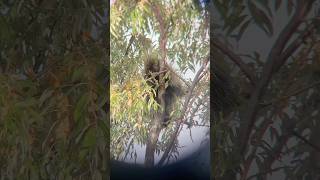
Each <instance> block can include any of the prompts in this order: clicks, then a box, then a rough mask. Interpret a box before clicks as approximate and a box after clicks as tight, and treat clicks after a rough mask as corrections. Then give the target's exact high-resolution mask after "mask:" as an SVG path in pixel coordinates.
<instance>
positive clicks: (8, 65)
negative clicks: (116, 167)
mask: <svg viewBox="0 0 320 180" xmlns="http://www.w3.org/2000/svg"><path fill="white" fill-rule="evenodd" d="M0 9H1V10H0V13H1V16H0V24H1V25H0V54H1V55H0V127H1V130H0V144H1V146H0V177H1V179H107V178H108V168H109V167H108V164H107V162H108V159H109V148H108V147H109V144H108V141H109V138H110V137H109V130H108V129H109V125H108V116H109V115H108V114H107V111H106V108H107V103H108V102H107V93H108V92H107V90H106V89H107V78H108V76H107V74H108V72H107V64H106V62H105V60H106V58H107V55H108V52H107V51H108V49H107V47H106V44H107V43H106V42H108V40H107V39H106V38H105V37H104V35H105V32H106V27H105V23H106V22H105V21H103V20H102V19H103V17H105V11H104V10H105V9H106V2H105V1H90V2H88V1H58V0H48V1H2V2H1V3H0Z"/></svg>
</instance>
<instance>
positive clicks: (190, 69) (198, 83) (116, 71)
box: [110, 0, 209, 167]
mask: <svg viewBox="0 0 320 180" xmlns="http://www.w3.org/2000/svg"><path fill="white" fill-rule="evenodd" d="M185 8H188V9H191V11H184V9H185ZM111 20H112V21H111V26H110V28H111V44H113V47H112V48H111V68H110V69H111V111H112V112H111V147H113V148H112V149H111V156H112V158H113V159H117V160H126V159H129V157H128V154H131V158H137V154H136V149H135V148H134V144H138V145H141V146H146V155H145V165H146V166H149V167H150V166H154V164H155V163H154V155H155V153H157V154H159V153H160V152H163V153H164V154H163V156H162V159H161V160H160V163H159V164H158V165H162V164H163V163H165V162H166V161H168V160H169V159H170V158H172V157H176V158H177V156H178V155H179V152H178V147H179V143H178V141H177V137H178V135H179V133H180V131H181V128H182V126H183V124H188V125H189V126H190V128H191V127H195V126H198V124H195V122H196V120H193V118H195V117H196V116H199V117H200V118H201V119H202V120H203V121H202V124H199V125H205V126H207V123H208V110H209V109H208V102H209V101H208V98H207V97H208V96H207V95H208V93H209V89H208V78H209V74H208V68H207V67H208V65H209V63H208V61H209V60H208V58H207V57H208V50H209V48H208V28H207V27H208V18H207V17H206V16H205V15H204V13H203V12H201V13H199V12H198V11H197V9H195V7H194V5H193V3H192V1H182V2H175V1H121V0H117V1H116V2H114V4H113V5H112V9H111ZM185 37H189V38H185ZM149 56H152V57H156V58H158V59H160V62H161V66H162V68H163V66H164V63H167V64H171V65H172V66H173V68H174V69H175V70H176V71H177V74H178V75H179V76H181V74H182V73H188V74H194V79H193V80H192V81H190V80H188V79H185V78H186V77H183V76H181V77H180V78H181V79H182V81H183V82H184V83H185V86H186V88H187V89H188V90H189V94H187V95H186V96H185V98H184V99H182V101H180V102H179V105H177V107H179V108H176V109H175V111H174V112H173V113H172V119H173V120H172V122H171V123H170V124H169V126H168V127H167V128H165V129H163V126H162V123H161V116H159V114H161V111H162V109H161V107H163V106H162V105H163V104H162V102H160V103H159V104H158V103H157V102H155V100H154V99H152V98H151V99H150V100H149V101H148V102H146V97H147V96H148V97H152V96H149V95H150V94H152V93H154V92H153V91H152V90H151V89H150V87H149V86H147V84H146V82H145V80H144V79H143V62H144V60H145V59H146V58H147V57H149ZM160 72H161V70H160ZM162 76H163V75H162ZM160 79H161V78H160ZM164 88H165V84H161V83H160V91H163V89H164ZM182 103H183V105H181V104H182ZM124 107H125V108H124ZM150 112H152V113H150ZM197 118H198V117H197ZM195 119H196V118H195ZM187 120H188V121H187ZM160 132H161V133H160Z"/></svg>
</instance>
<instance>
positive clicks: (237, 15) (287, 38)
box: [211, 0, 320, 179]
mask: <svg viewBox="0 0 320 180" xmlns="http://www.w3.org/2000/svg"><path fill="white" fill-rule="evenodd" d="M214 2H215V3H214V7H215V9H216V10H217V11H218V12H219V16H220V17H221V18H222V21H221V22H217V24H218V25H219V24H220V25H221V24H222V26H220V28H219V26H217V27H216V29H215V31H218V32H220V34H221V36H220V38H216V39H215V40H214V41H212V42H213V46H214V51H215V52H218V53H217V54H215V55H218V56H214V57H216V58H219V59H220V60H223V61H225V62H227V63H225V64H229V65H230V64H231V65H235V66H234V68H232V69H231V70H230V74H231V75H232V77H233V79H234V81H233V82H238V83H237V86H238V87H239V88H238V91H237V92H238V96H240V99H241V105H240V106H239V107H238V108H235V109H233V112H232V113H229V114H223V117H222V118H216V119H214V122H213V123H212V126H211V127H212V129H211V133H212V135H214V136H213V137H214V138H212V139H211V143H212V144H214V145H215V147H212V155H213V156H214V157H213V162H214V164H215V166H214V167H212V171H213V172H215V173H214V178H216V179H237V178H236V177H239V178H240V179H274V178H277V177H278V176H277V175H279V174H280V175H281V176H282V177H284V178H283V179H317V178H319V168H320V166H319V163H314V162H316V161H317V162H318V160H319V157H320V156H319V153H320V148H319V147H320V146H319V145H320V144H319V141H318V140H316V138H315V137H316V136H318V134H319V133H318V130H317V128H319V124H320V123H319V120H318V119H319V105H320V104H319V102H320V101H318V97H319V92H320V91H319V88H320V86H319V85H320V83H319V80H320V79H319V77H320V76H319V67H320V66H319V56H318V52H319V40H318V39H319V34H318V32H317V26H318V25H317V24H316V23H315V22H316V21H315V20H316V19H317V18H318V17H317V14H313V13H312V12H313V11H312V10H313V9H312V8H314V9H316V7H315V6H314V5H315V1H313V0H310V1H293V0H286V1H284V0H282V1H250V0H249V1H232V0H231V1H214ZM281 7H284V8H281ZM279 9H282V10H279ZM211 10H214V9H211ZM280 11H286V12H288V13H287V14H288V22H286V24H285V25H284V28H283V29H282V30H281V32H280V34H279V35H277V34H276V33H273V26H274V22H272V21H271V19H272V18H273V17H275V16H276V15H277V13H279V12H280ZM214 17H216V18H215V19H218V18H217V16H214ZM248 21H250V23H247V22H248ZM252 21H253V22H254V24H252V23H251V22H252ZM250 26H256V27H259V28H260V29H262V30H263V31H264V32H265V33H266V35H267V36H270V38H273V37H275V39H276V40H275V41H272V42H273V45H272V48H271V49H270V50H269V49H268V50H267V52H269V54H268V55H267V56H266V57H264V56H263V53H264V52H256V51H253V52H249V53H248V54H244V53H243V52H239V54H241V55H239V54H238V53H236V52H237V49H236V48H235V47H232V46H229V44H226V43H224V42H227V43H228V42H232V40H233V38H236V40H237V41H238V42H239V41H240V40H244V39H242V34H244V33H246V30H247V28H249V27H250ZM258 38H260V37H258ZM256 41H259V40H258V39H257V40H256ZM231 44H232V43H231ZM221 54H223V55H221ZM221 157H223V158H221ZM224 157H225V158H224ZM311 159H312V160H311ZM275 174H276V175H275Z"/></svg>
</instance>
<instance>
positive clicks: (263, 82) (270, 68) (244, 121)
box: [239, 0, 315, 154]
mask: <svg viewBox="0 0 320 180" xmlns="http://www.w3.org/2000/svg"><path fill="white" fill-rule="evenodd" d="M314 1H315V0H307V1H297V2H298V4H297V6H296V11H295V14H294V15H293V17H292V18H291V19H290V21H289V23H288V24H287V25H286V26H285V28H284V29H283V30H282V31H281V33H280V35H279V37H278V39H277V40H276V42H275V44H274V46H273V47H272V49H271V51H270V53H269V56H268V59H267V62H266V64H265V66H264V68H263V73H262V76H261V78H260V80H259V82H258V85H257V87H256V89H255V91H254V92H253V95H252V96H251V98H250V100H249V103H248V107H247V108H246V112H244V114H243V115H242V116H241V127H240V141H239V145H240V153H241V154H244V152H245V151H246V146H247V142H248V140H249V137H250V134H251V131H252V128H253V126H254V123H255V117H256V114H257V111H258V108H259V106H258V104H259V101H260V98H261V97H262V96H263V95H264V93H265V89H266V87H267V86H268V84H269V81H270V79H271V77H272V75H273V74H274V73H276V72H277V71H278V70H279V69H280V67H281V65H282V64H284V63H285V62H286V60H287V59H284V58H282V59H281V58H280V57H281V53H282V51H283V49H284V47H285V45H286V43H287V42H288V41H289V40H290V39H291V37H292V35H293V34H294V33H295V32H296V30H297V29H298V27H299V25H300V24H301V22H302V21H303V20H304V18H305V16H306V15H307V14H308V12H309V10H310V8H311V6H312V4H313V3H314ZM278 61H279V62H278ZM277 63H278V65H277V66H276V64H277Z"/></svg>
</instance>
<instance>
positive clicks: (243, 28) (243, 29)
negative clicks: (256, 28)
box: [237, 19, 251, 41]
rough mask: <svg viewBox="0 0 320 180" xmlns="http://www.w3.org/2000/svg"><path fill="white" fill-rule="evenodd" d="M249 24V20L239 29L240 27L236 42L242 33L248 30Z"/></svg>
mask: <svg viewBox="0 0 320 180" xmlns="http://www.w3.org/2000/svg"><path fill="white" fill-rule="evenodd" d="M250 23H251V19H249V20H247V21H246V22H244V23H243V24H242V25H241V27H240V30H239V34H238V37H237V40H238V41H239V40H240V39H241V37H242V35H243V33H244V31H245V30H246V29H247V28H248V26H249V24H250Z"/></svg>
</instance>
